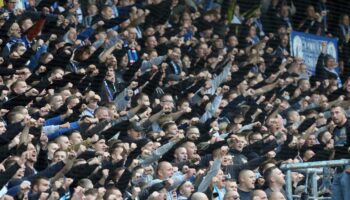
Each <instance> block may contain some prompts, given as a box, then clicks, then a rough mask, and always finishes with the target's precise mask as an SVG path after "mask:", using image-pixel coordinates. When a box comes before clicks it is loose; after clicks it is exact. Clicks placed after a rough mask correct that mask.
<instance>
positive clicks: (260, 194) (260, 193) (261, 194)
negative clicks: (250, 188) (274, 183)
mask: <svg viewBox="0 0 350 200" xmlns="http://www.w3.org/2000/svg"><path fill="white" fill-rule="evenodd" d="M254 197H258V198H259V200H267V195H266V193H265V192H264V191H262V190H258V191H256V192H255V193H254Z"/></svg>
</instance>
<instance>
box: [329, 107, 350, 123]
mask: <svg viewBox="0 0 350 200" xmlns="http://www.w3.org/2000/svg"><path fill="white" fill-rule="evenodd" d="M331 116H332V120H333V122H334V124H336V125H338V126H339V125H343V124H344V123H345V122H346V116H345V113H344V110H343V109H342V108H340V107H335V108H333V109H332V110H331Z"/></svg>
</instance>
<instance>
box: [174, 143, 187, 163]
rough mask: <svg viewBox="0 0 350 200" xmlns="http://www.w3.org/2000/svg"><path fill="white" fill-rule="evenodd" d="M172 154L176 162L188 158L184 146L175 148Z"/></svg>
mask: <svg viewBox="0 0 350 200" xmlns="http://www.w3.org/2000/svg"><path fill="white" fill-rule="evenodd" d="M174 156H175V159H176V161H177V162H184V161H186V160H187V158H188V156H187V151H186V148H184V147H179V148H177V149H176V151H175V155H174Z"/></svg>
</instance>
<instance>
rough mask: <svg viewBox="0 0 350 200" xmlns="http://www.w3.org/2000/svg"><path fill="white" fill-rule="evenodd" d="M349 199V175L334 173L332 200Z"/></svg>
mask: <svg viewBox="0 0 350 200" xmlns="http://www.w3.org/2000/svg"><path fill="white" fill-rule="evenodd" d="M349 199H350V175H349V174H348V173H346V172H342V173H336V174H335V176H334V179H333V185H332V200H349Z"/></svg>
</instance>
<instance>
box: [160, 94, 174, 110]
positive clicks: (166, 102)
mask: <svg viewBox="0 0 350 200" xmlns="http://www.w3.org/2000/svg"><path fill="white" fill-rule="evenodd" d="M160 105H161V106H162V107H164V106H169V107H170V108H171V109H173V108H174V99H173V97H172V96H170V95H166V96H164V97H163V98H162V99H161V102H160Z"/></svg>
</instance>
